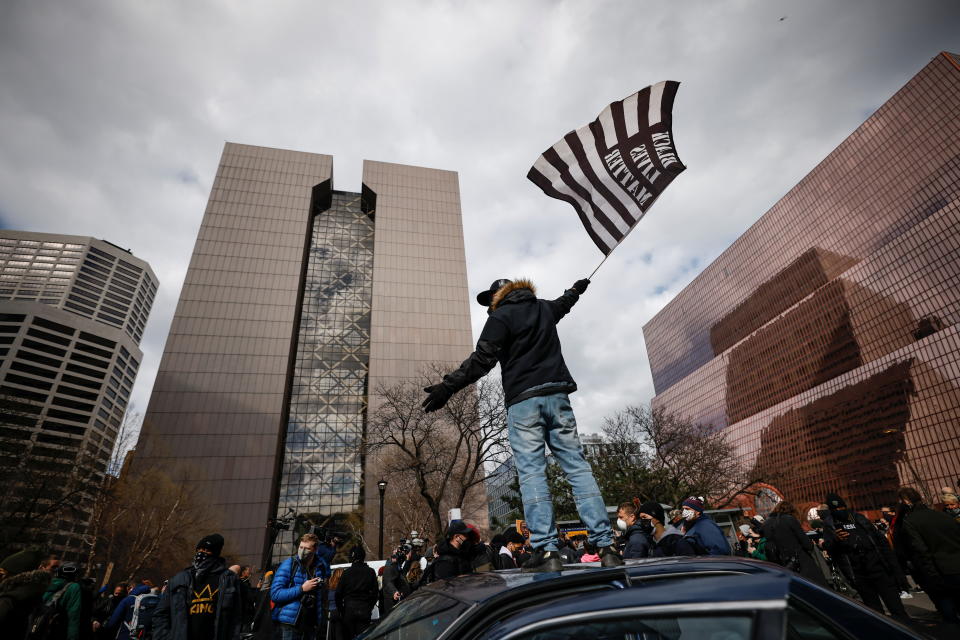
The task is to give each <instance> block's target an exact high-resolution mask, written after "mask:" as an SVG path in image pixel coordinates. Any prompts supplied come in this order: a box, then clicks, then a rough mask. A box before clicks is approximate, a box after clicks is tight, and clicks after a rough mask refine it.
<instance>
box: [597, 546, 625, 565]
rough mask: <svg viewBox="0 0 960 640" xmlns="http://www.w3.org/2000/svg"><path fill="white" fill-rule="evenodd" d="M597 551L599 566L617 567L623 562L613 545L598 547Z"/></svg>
mask: <svg viewBox="0 0 960 640" xmlns="http://www.w3.org/2000/svg"><path fill="white" fill-rule="evenodd" d="M597 553H598V554H599V555H600V566H601V567H619V566H620V565H622V564H623V556H621V555H620V552H619V551H617V550H616V549H614V548H613V547H600V549H599V551H597Z"/></svg>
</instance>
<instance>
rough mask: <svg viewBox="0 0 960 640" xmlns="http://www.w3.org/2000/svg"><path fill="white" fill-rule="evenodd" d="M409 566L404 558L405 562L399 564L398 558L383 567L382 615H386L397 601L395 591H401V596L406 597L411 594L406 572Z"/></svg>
mask: <svg viewBox="0 0 960 640" xmlns="http://www.w3.org/2000/svg"><path fill="white" fill-rule="evenodd" d="M408 567H409V561H407V560H406V558H404V564H403V565H398V564H397V562H396V560H393V561H391V562H390V563H388V564H386V565H384V567H383V588H382V589H381V594H382V597H381V599H380V602H381V605H380V611H381V617H385V616H386V615H387V614H388V613H390V610H391V609H393V607H394V605H395V604H397V601H396V600H394V599H393V594H394V593H399V594H400V598H401V599H402V598H406V597H407V596H408V595H410V591H411V589H410V583H408V582H407V578H406V573H407V569H408Z"/></svg>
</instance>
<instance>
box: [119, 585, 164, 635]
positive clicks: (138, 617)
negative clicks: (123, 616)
mask: <svg viewBox="0 0 960 640" xmlns="http://www.w3.org/2000/svg"><path fill="white" fill-rule="evenodd" d="M158 604H160V596H157V595H154V594H152V593H141V594H140V595H138V596H136V598H135V599H134V601H133V608H132V611H133V613H132V615H131V616H130V622H125V623H124V624H125V625H127V629H129V630H130V637H131V638H148V637H150V632H151V631H152V629H153V626H152V624H151V623H152V622H153V612H154V611H156V609H157V605H158Z"/></svg>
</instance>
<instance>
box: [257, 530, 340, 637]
mask: <svg viewBox="0 0 960 640" xmlns="http://www.w3.org/2000/svg"><path fill="white" fill-rule="evenodd" d="M319 544H320V539H319V538H318V537H317V536H316V535H314V534H312V533H305V534H303V536H302V537H301V538H300V541H299V543H298V545H297V553H296V555H293V556H291V557H289V558H287V559H286V560H284V561H283V562H281V563H280V566H279V567H277V571H276V573H275V574H274V576H273V583H272V584H271V585H270V599H271V600H273V602H274V607H273V615H272V616H271V617H272V618H273V621H274V625H275V626H278V627H279V629H280V637H281V639H282V640H309V639H311V638H313V637H315V636H316V633H317V629H318V628H319V627H320V625H321V620H322V617H323V607H322V606H321V603H320V600H319V598H320V595H321V587H323V583H324V581H325V580H326V579H327V578H329V577H330V565H328V564H327V561H326V559H324V558H323V557H321V556H319V555H318V554H317V547H318V546H319Z"/></svg>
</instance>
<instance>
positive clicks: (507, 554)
mask: <svg viewBox="0 0 960 640" xmlns="http://www.w3.org/2000/svg"><path fill="white" fill-rule="evenodd" d="M503 539H504V543H503V546H502V547H500V549H499V561H500V563H499V565H498V566H499V568H501V569H516V568H518V567H519V566H520V565H519V564H517V561H516V559H515V558H514V556H513V554H515V553H517V552H518V551H520V549H522V548H523V545H524V543H525V542H526V541H527V540H526V538H524V537H523V534H522V533H520V532H519V531H517V530H516V529H507V531H506V532H504V534H503Z"/></svg>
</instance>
